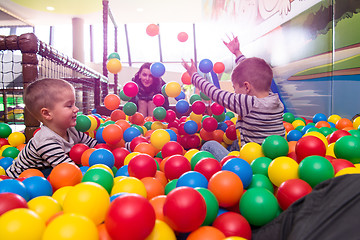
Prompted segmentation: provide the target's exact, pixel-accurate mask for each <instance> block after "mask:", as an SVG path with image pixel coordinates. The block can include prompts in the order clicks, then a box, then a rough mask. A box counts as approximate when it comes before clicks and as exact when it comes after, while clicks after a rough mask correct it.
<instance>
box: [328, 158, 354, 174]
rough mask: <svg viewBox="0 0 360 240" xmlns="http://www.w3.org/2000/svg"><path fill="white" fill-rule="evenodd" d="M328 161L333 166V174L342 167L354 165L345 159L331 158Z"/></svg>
mask: <svg viewBox="0 0 360 240" xmlns="http://www.w3.org/2000/svg"><path fill="white" fill-rule="evenodd" d="M330 162H331V165H332V166H333V168H334V171H335V174H336V173H337V172H338V171H340V170H341V169H343V168H348V167H355V165H354V164H353V163H352V162H350V161H348V160H346V159H341V158H333V159H331V160H330Z"/></svg>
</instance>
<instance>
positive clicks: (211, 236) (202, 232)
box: [186, 226, 225, 240]
mask: <svg viewBox="0 0 360 240" xmlns="http://www.w3.org/2000/svg"><path fill="white" fill-rule="evenodd" d="M224 238H225V235H224V233H222V232H221V231H220V230H219V229H217V228H215V227H213V226H202V227H200V228H198V229H196V230H195V231H193V232H191V233H190V234H189V236H188V237H187V238H186V239H187V240H200V239H208V240H223V239H224Z"/></svg>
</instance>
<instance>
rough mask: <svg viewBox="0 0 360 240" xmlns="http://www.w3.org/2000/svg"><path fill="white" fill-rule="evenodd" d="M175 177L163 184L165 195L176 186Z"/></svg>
mask: <svg viewBox="0 0 360 240" xmlns="http://www.w3.org/2000/svg"><path fill="white" fill-rule="evenodd" d="M177 181H178V180H177V179H173V180H170V181H169V182H168V183H167V184H166V186H165V195H168V194H169V193H170V192H171V191H172V190H174V189H175V188H176V183H177Z"/></svg>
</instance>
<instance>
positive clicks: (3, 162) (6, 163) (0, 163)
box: [0, 157, 14, 170]
mask: <svg viewBox="0 0 360 240" xmlns="http://www.w3.org/2000/svg"><path fill="white" fill-rule="evenodd" d="M13 161H14V159H13V158H11V157H3V158H1V159H0V167H2V168H3V169H4V170H6V169H8V167H10V166H11V164H12V163H13Z"/></svg>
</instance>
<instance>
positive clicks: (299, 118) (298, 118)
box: [294, 117, 315, 126]
mask: <svg viewBox="0 0 360 240" xmlns="http://www.w3.org/2000/svg"><path fill="white" fill-rule="evenodd" d="M295 120H301V121H303V122H304V123H305V125H306V121H305V120H304V119H303V118H301V117H297V118H295ZM295 120H294V121H295ZM314 126H315V125H314Z"/></svg>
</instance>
